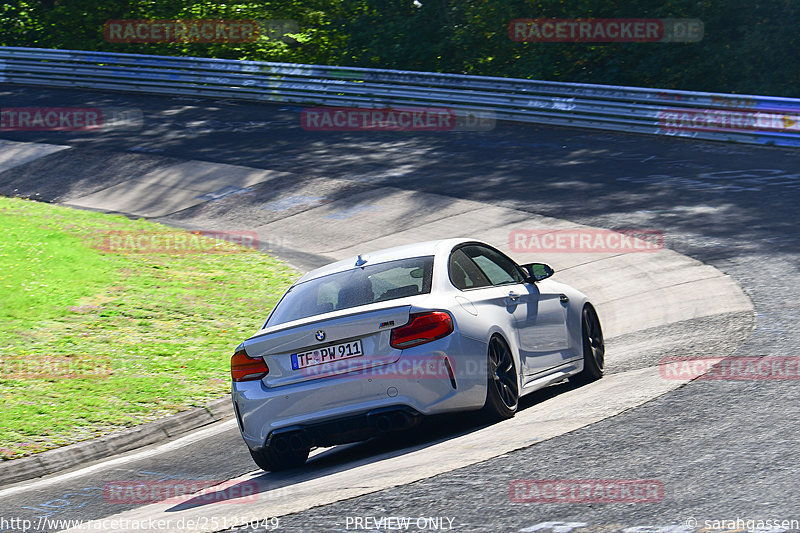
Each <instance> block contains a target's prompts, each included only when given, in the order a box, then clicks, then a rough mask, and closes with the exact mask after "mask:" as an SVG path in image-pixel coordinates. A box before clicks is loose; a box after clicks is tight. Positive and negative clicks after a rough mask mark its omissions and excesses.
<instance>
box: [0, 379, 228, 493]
mask: <svg viewBox="0 0 800 533" xmlns="http://www.w3.org/2000/svg"><path fill="white" fill-rule="evenodd" d="M232 417H233V405H232V403H231V397H230V395H227V396H225V397H224V398H219V399H217V400H212V401H210V402H208V403H207V404H206V405H204V406H203V407H195V408H193V409H189V410H187V411H182V412H180V413H177V414H174V415H170V416H167V417H165V418H161V419H159V420H154V421H152V422H147V423H146V424H142V425H141V426H136V427H133V428H130V429H124V430H121V431H115V432H113V433H111V434H109V435H105V436H103V437H98V438H96V439H89V440H85V441H82V442H77V443H75V444H70V445H69V446H62V447H61V448H55V449H52V450H47V451H45V452H42V453H37V454H36V455H31V456H29V457H22V458H20V459H12V460H6V461H3V462H2V463H0V484H2V485H8V484H11V483H18V482H20V481H27V480H29V479H33V478H36V477H42V476H45V475H47V474H53V473H56V472H61V471H63V470H68V469H70V468H73V467H76V466H78V465H84V464H85V463H88V462H90V461H96V460H98V459H105V458H106V457H111V456H112V455H118V454H120V453H124V452H129V451H131V450H135V449H137V448H141V447H143V446H147V445H149V444H156V443H158V442H162V441H165V440H167V439H170V438H172V437H175V436H177V435H180V434H182V433H187V432H189V431H192V430H194V429H197V428H200V427H203V426H207V425H209V424H213V423H214V422H219V421H221V420H226V419H229V418H232Z"/></svg>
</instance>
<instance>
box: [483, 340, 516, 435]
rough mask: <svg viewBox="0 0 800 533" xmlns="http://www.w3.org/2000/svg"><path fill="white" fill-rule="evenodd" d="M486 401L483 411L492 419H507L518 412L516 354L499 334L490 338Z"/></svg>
mask: <svg viewBox="0 0 800 533" xmlns="http://www.w3.org/2000/svg"><path fill="white" fill-rule="evenodd" d="M488 351H489V353H488V367H489V368H488V376H487V388H486V403H484V405H483V413H484V415H485V416H486V417H487V418H488V419H490V420H505V419H507V418H511V417H513V416H514V414H515V413H516V412H517V407H518V406H519V386H518V385H517V370H516V367H515V366H514V355H513V354H512V353H511V348H509V347H508V343H506V341H505V340H503V338H502V337H500V336H499V335H495V336H494V337H492V338H491V339H489V350H488Z"/></svg>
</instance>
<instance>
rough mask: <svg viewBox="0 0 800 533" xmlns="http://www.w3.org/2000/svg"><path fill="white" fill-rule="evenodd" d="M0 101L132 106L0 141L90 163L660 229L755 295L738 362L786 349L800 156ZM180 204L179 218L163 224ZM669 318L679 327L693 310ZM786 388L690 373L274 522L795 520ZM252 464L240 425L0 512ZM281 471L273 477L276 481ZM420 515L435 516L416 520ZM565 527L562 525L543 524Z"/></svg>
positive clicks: (62, 96) (668, 526) (643, 527)
mask: <svg viewBox="0 0 800 533" xmlns="http://www.w3.org/2000/svg"><path fill="white" fill-rule="evenodd" d="M0 97H2V99H0V102H1V103H2V105H3V106H15V107H19V106H36V105H49V106H60V107H65V106H78V105H91V106H117V107H133V108H139V109H141V110H143V111H144V118H145V127H144V129H143V130H141V131H140V132H134V133H131V132H118V133H114V132H111V133H106V134H103V135H99V134H91V133H80V134H79V133H61V134H60V133H40V132H37V133H33V132H31V133H15V132H3V133H2V135H0V138H4V139H9V140H19V141H35V142H48V143H56V144H68V145H72V146H75V147H80V148H82V149H84V150H86V155H87V161H89V162H91V161H93V160H96V161H100V160H103V159H104V158H115V160H118V159H119V158H121V157H126V158H131V161H132V163H131V164H135V161H137V159H136V157H137V155H144V154H146V155H148V157H149V156H155V157H158V158H179V159H200V160H205V161H213V162H224V163H232V164H241V165H247V166H253V167H259V168H264V169H273V170H280V171H287V172H291V173H293V174H294V175H295V176H297V179H302V180H320V179H324V178H337V179H345V180H348V181H351V182H353V185H352V186H353V187H357V188H360V187H369V188H371V187H376V186H387V185H388V186H393V187H400V188H405V189H409V190H418V191H425V192H432V193H438V194H444V195H448V196H453V197H458V198H467V199H473V200H479V201H484V202H489V203H493V204H496V205H502V206H507V207H513V208H515V209H522V210H527V211H530V212H531V213H537V214H543V215H548V216H553V217H558V218H564V219H568V220H571V221H574V222H579V223H585V224H591V225H594V226H601V227H608V228H649V229H657V230H661V231H663V232H664V235H665V246H667V247H669V248H672V249H675V250H677V251H678V252H681V253H683V254H686V255H689V256H691V257H694V258H696V259H698V260H700V261H704V262H706V263H709V264H711V265H713V266H715V267H717V268H719V269H720V270H722V271H723V272H725V273H727V274H729V275H731V276H732V277H733V278H734V279H735V280H736V281H737V282H738V283H740V284H741V285H742V287H743V288H744V289H745V291H746V292H747V293H748V295H749V296H750V297H751V298H752V300H753V302H754V304H755V307H756V310H757V312H758V315H757V316H756V317H755V329H754V330H753V331H752V334H751V335H750V336H749V338H748V339H747V340H746V342H744V344H742V346H741V347H740V348H739V349H738V350H737V351H736V353H735V356H792V357H796V356H797V354H796V353H795V350H796V348H795V347H796V346H797V345H798V344H799V343H800V334H798V329H797V327H796V324H797V323H798V318H800V304H798V296H800V289H799V288H798V281H799V280H800V276H798V265H799V264H800V261H799V259H800V257H799V256H800V253H799V252H800V232H798V230H797V223H798V218H800V217H798V215H799V214H800V208H798V206H797V204H798V202H799V201H800V151H798V150H788V149H777V148H768V147H751V146H743V145H728V144H722V143H711V142H693V141H691V140H682V139H667V138H651V137H646V136H636V135H628V134H624V133H611V132H590V131H584V130H570V129H559V128H545V127H538V126H532V125H523V124H498V125H497V127H496V128H495V130H493V131H490V132H485V133H478V132H474V133H469V132H462V133H453V132H449V133H445V132H442V133H426V134H411V133H379V134H374V133H331V132H328V133H311V132H306V131H303V130H302V129H301V128H300V126H299V112H298V111H299V108H295V107H291V106H277V105H255V104H243V103H234V102H208V101H203V100H187V99H166V98H155V97H130V96H126V95H114V94H94V93H88V92H85V91H43V90H38V89H28V88H24V89H23V88H10V87H7V86H0ZM58 157H59V155H58V154H55V155H53V156H49V157H48V158H45V159H43V160H39V161H37V162H34V163H31V164H29V165H26V166H25V167H21V168H20V169H18V170H19V171H18V172H17V171H12V172H7V173H5V174H4V175H3V176H2V182H0V194H10V193H12V192H13V189H19V190H18V191H17V193H18V194H23V195H31V196H34V197H36V196H35V195H34V193H39V195H40V197H42V198H46V199H49V200H55V199H58V197H59V186H54V185H53V184H39V185H41V187H39V189H40V190H31V187H30V186H29V185H28V184H26V183H22V181H24V180H22V179H21V178H20V182H19V183H15V182H14V180H15V178H14V176H25V175H26V174H27V173H29V172H30V173H32V174H33V173H35V172H33V171H34V170H35V169H36V168H37V167H36V166H35V165H47V164H48V163H49V162H50V161H57V158H58ZM51 158H53V159H51ZM65 170H66V169H65ZM76 172H77V173H78V174H80V173H81V172H83V173H84V174H83V175H82V177H81V178H80V179H78V180H77V181H76V178H73V177H70V174H69V172H68V173H65V182H68V183H72V184H73V185H75V186H76V187H78V186H80V187H88V188H91V176H90V175H89V174H88V173H87V172H85V171H80V170H77V171H76ZM124 173H125V171H124V169H123V171H121V176H122V175H124ZM121 179H123V178H121ZM48 190H49V192H48ZM60 190H61V191H63V190H64V187H63V186H60ZM43 191H44V192H43ZM265 194H268V192H267V191H265ZM242 198H243V199H244V198H245V197H242ZM191 216H192V213H190V212H189V213H182V214H181V215H180V216H175V217H174V219H175V220H174V221H175V222H176V223H179V222H180V220H181V219H182V218H186V217H189V218H191ZM708 298H709V299H712V298H714V295H713V294H709V295H708ZM654 305H658V302H654ZM730 320H731V323H730V324H724V325H721V326H720V327H721V328H723V329H724V328H728V329H729V330H730V331H732V332H733V333H732V335H731V336H733V337H736V338H737V340H738V339H739V337H741V336H743V335H745V334H746V332H747V330H748V328H749V326H750V323H749V319H748V317H742V316H740V315H732V316H731V317H730ZM682 326H684V327H685V328H686V329H687V330H690V329H691V328H692V323H691V321H689V322H688V323H685V324H682ZM742 332H745V333H742ZM681 333H682V332H674V331H664V330H663V329H662V330H657V331H651V332H644V333H641V332H640V333H639V334H638V335H643V334H645V335H647V334H649V335H653V336H655V337H657V338H662V336H663V338H664V339H665V345H668V344H671V343H672V340H673V338H674V337H675V336H676V335H677V336H680V335H681ZM727 338H728V336H725V337H724V338H721V339H720V340H719V342H717V344H715V345H716V346H719V350H720V352H722V351H723V350H724V349H725V348H726V347H727V346H729V344H726V339H727ZM728 340H730V339H728ZM715 342H716V341H715ZM712 346H713V345H712ZM704 350H706V351H707V350H708V348H707V346H706V347H705V348H704ZM712 351H713V350H712ZM671 355H675V354H674V353H671ZM680 355H697V354H695V353H694V352H689V353H683V354H680ZM611 356H612V355H611V354H610V357H611ZM798 400H800V389H799V388H798V384H797V382H796V381H792V380H787V381H775V380H773V381H763V380H761V381H741V382H731V381H697V382H693V383H691V384H689V385H687V386H685V387H683V388H681V389H679V390H677V391H674V392H672V393H670V394H668V395H666V396H664V397H661V398H658V399H656V400H653V401H651V402H649V403H648V404H646V405H644V406H642V407H640V408H638V409H635V410H631V411H627V412H625V413H622V414H620V415H618V416H616V417H613V418H611V419H608V420H605V421H602V422H599V423H596V424H593V425H591V426H589V427H585V428H583V429H580V430H578V431H574V432H572V433H570V434H566V435H563V436H561V437H557V438H554V439H551V440H549V441H545V442H542V443H538V444H536V445H533V446H531V447H529V448H526V449H523V450H520V451H517V452H514V453H511V454H507V455H505V456H501V457H498V458H495V459H492V460H489V461H486V462H483V463H480V464H477V465H473V466H470V467H466V468H462V469H459V470H456V471H453V472H450V473H447V474H442V475H439V476H436V477H433V478H430V479H427V480H424V481H420V482H416V483H412V484H410V485H407V486H402V487H397V488H393V489H388V490H384V491H381V492H378V493H375V494H371V495H366V496H362V497H359V498H354V499H350V500H345V501H342V502H338V503H335V504H331V505H325V506H322V507H318V508H313V509H310V510H308V511H305V512H303V513H297V514H293V515H289V516H285V517H281V518H280V530H281V531H337V530H351V531H352V530H355V529H357V527H356V526H357V524H361V525H362V527H361V530H363V529H364V528H365V527H366V526H367V525H370V526H372V527H374V526H375V520H380V519H381V517H389V516H391V517H407V518H412V520H411V523H410V527H409V530H411V531H414V530H430V529H432V526H433V525H435V524H441V525H443V526H444V528H446V527H452V528H453V529H455V530H456V531H465V532H466V531H519V530H523V529H526V528H527V531H546V530H550V531H554V532H559V533H568V532H569V531H622V530H625V529H627V528H639V529H628V530H629V531H664V532H667V531H696V530H699V529H700V528H703V527H707V528H708V529H707V530H708V531H712V530H716V531H721V530H731V529H735V528H732V527H729V526H730V524H727V525H726V524H725V523H720V522H713V521H722V520H736V519H737V518H739V519H742V520H748V519H749V520H754V521H757V520H775V519H779V520H792V519H793V520H800V493H798V492H797V490H796V487H797V485H798V481H800V469H798V467H797V461H796V459H795V458H794V455H795V453H796V452H798V451H800V445H798V442H799V441H800V439H798V432H799V431H798V429H797V428H798V427H800V424H798V422H800V401H798ZM448 424H449V426H448V427H447V429H446V430H444V431H445V434H444V435H442V434H438V435H435V436H434V438H443V437H444V438H446V436H447V435H448V434H450V435H456V434H458V433H460V432H461V431H465V430H466V431H468V430H469V429H468V428H469V425H468V423H466V422H463V421H451V422H449V423H448ZM465 427H466V429H465ZM448 432H449V433H448ZM424 438H425V437H424V436H417V437H413V438H412V440H414V439H423V440H424ZM414 442H418V441H416V440H415V441H414ZM397 445H399V444H397ZM382 446H383V447H382ZM385 446H387V444H385V443H384V444H381V443H367V444H362V445H360V446H356V447H354V448H351V449H347V450H343V451H342V452H341V453H339V454H338V455H337V457H334V458H327V459H325V460H324V461H323V463H324V464H321V465H311V466H310V468H309V469H308V471H304V472H303V473H302V474H299V475H300V476H301V477H303V476H313V475H315V472H316V473H319V472H323V471H326V469H328V468H335V469H339V468H347V465H348V464H349V463H348V461H350V460H351V459H352V457H351V456H350V455H349V454H351V453H353V454H356V455H355V456H356V457H357V458H361V459H363V458H365V457H369V455H370V454H373V453H377V452H379V451H382V450H385V448H384V447H385ZM390 448H391V446H390ZM242 452H244V453H242ZM398 453H402V452H398ZM221 457H222V458H224V459H221ZM251 469H252V466H251V464H250V459H249V457H248V456H247V454H246V450H244V447H243V445H242V443H241V441H240V439H239V437H238V435H237V434H236V433H235V431H234V432H228V433H226V434H224V435H222V436H220V437H219V438H218V439H215V440H213V441H207V442H204V443H202V445H197V446H196V447H193V448H192V449H191V450H184V451H181V453H176V454H169V455H164V456H159V457H158V458H156V459H154V460H153V461H148V462H143V463H141V464H138V463H137V464H129V465H126V466H125V468H124V469H122V470H119V471H114V472H113V475H114V476H119V477H115V478H111V477H109V476H110V474H109V473H104V474H103V475H101V476H99V477H98V478H87V479H80V480H76V481H71V482H69V483H66V484H64V485H63V486H55V487H50V488H48V489H47V490H46V491H41V492H38V491H37V492H34V493H26V494H24V495H20V496H13V497H10V498H7V499H5V500H3V501H0V516H1V517H8V516H41V515H42V514H45V513H48V512H50V510H51V509H53V508H58V509H62V508H63V511H58V514H59V516H61V517H65V518H97V517H100V516H105V515H108V514H111V513H114V512H119V511H121V510H123V508H124V506H122V507H121V506H120V504H106V503H105V502H103V500H102V496H101V497H99V498H98V497H97V491H96V490H95V491H94V493H93V495H92V496H91V497H88V496H83V495H81V496H72V495H70V496H68V497H67V498H64V497H63V495H64V494H67V493H68V492H69V493H80V491H82V490H83V489H84V488H87V487H92V486H95V487H96V486H102V484H101V483H102V482H104V481H108V480H109V479H129V478H134V479H138V478H137V477H136V476H140V477H147V478H148V479H157V478H160V477H165V476H183V477H185V478H187V479H198V478H205V479H220V478H222V477H227V476H230V475H236V474H241V473H243V472H246V471H249V470H251ZM145 472H150V473H145ZM283 475H284V476H290V475H291V474H283ZM295 475H298V474H295ZM518 479H534V480H542V479H584V480H585V479H617V480H620V479H627V480H635V479H655V480H658V481H659V482H660V483H661V484H662V486H663V498H661V500H660V501H658V502H652V503H624V504H619V503H616V504H614V503H561V504H546V503H517V502H514V501H512V499H511V498H510V494H509V484H510V483H511V482H512V481H514V480H518ZM275 480H276V483H280V482H282V480H281V478H280V476H276V478H275ZM283 482H285V478H284V479H283ZM84 492H87V493H88V492H90V491H84ZM65 501H66V502H68V505H67V504H63V502H65ZM48 502H49V504H48ZM419 517H426V518H428V517H429V518H436V517H439V518H440V521H439V522H426V521H425V520H423V521H422V522H419V521H418V518H419ZM357 518H361V519H362V520H361V521H360V522H359V521H357V520H356V519H357ZM367 518H368V520H367V521H364V520H365V519H367ZM451 519H452V522H450V520H451ZM687 520H688V521H689V522H687ZM691 520H696V522H691ZM706 521H710V522H706ZM545 522H551V524H549V525H542V524H543V523H545ZM562 522H563V523H572V524H571V525H565V524H555V523H562ZM420 525H421V526H422V527H419V526H420ZM752 525H753V526H756V525H757V524H756V522H753V523H752ZM716 526H723V527H721V528H720V527H716ZM762 526H763V524H762ZM259 529H260V530H264V529H265V528H263V527H262V528H259ZM751 529H752V528H751ZM247 530H248V531H252V530H253V529H252V528H248V529H247ZM383 530H387V529H386V527H384V529H383ZM780 530H790V531H800V525H798V524H797V523H795V524H794V525H792V526H790V527H783V528H777V529H773V530H772V531H780ZM242 531H244V529H243V530H242Z"/></svg>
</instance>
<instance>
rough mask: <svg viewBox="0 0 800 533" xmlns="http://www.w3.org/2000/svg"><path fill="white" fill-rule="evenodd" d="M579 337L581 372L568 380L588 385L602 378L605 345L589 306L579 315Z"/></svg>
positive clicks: (598, 322) (592, 308)
mask: <svg viewBox="0 0 800 533" xmlns="http://www.w3.org/2000/svg"><path fill="white" fill-rule="evenodd" d="M581 337H582V338H583V371H582V372H581V373H580V374H578V375H576V376H573V377H572V378H570V381H572V382H574V383H590V382H592V381H597V380H598V379H600V378H602V377H603V369H604V367H605V355H606V345H605V342H604V341H603V329H602V328H601V327H600V319H599V318H598V317H597V312H596V311H595V310H594V307H592V306H591V304H586V305H584V306H583V312H582V314H581Z"/></svg>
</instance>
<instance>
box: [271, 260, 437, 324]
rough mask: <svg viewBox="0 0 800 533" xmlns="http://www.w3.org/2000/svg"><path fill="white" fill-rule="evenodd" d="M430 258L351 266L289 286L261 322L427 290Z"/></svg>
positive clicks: (431, 261)
mask: <svg viewBox="0 0 800 533" xmlns="http://www.w3.org/2000/svg"><path fill="white" fill-rule="evenodd" d="M432 275H433V257H432V256H430V257H414V258H411V259H399V260H396V261H388V262H386V263H379V264H377V265H368V266H364V267H361V268H353V269H351V270H347V271H345V272H337V273H335V274H330V275H328V276H323V277H321V278H315V279H311V280H308V281H306V282H303V283H299V284H297V285H295V286H294V287H292V288H291V289H289V291H288V292H287V293H286V294H285V295H284V297H283V298H282V299H281V301H280V302H278V305H277V306H276V307H275V310H274V311H273V312H272V315H270V317H269V320H268V321H267V323H266V324H265V327H267V326H275V325H277V324H283V323H285V322H291V321H293V320H298V319H301V318H307V317H310V316H314V315H320V314H323V313H330V312H331V311H338V310H340V309H349V308H351V307H358V306H360V305H366V304H371V303H375V302H383V301H387V300H394V299H397V298H403V297H405V296H415V295H417V294H427V293H430V292H431V279H432Z"/></svg>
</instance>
